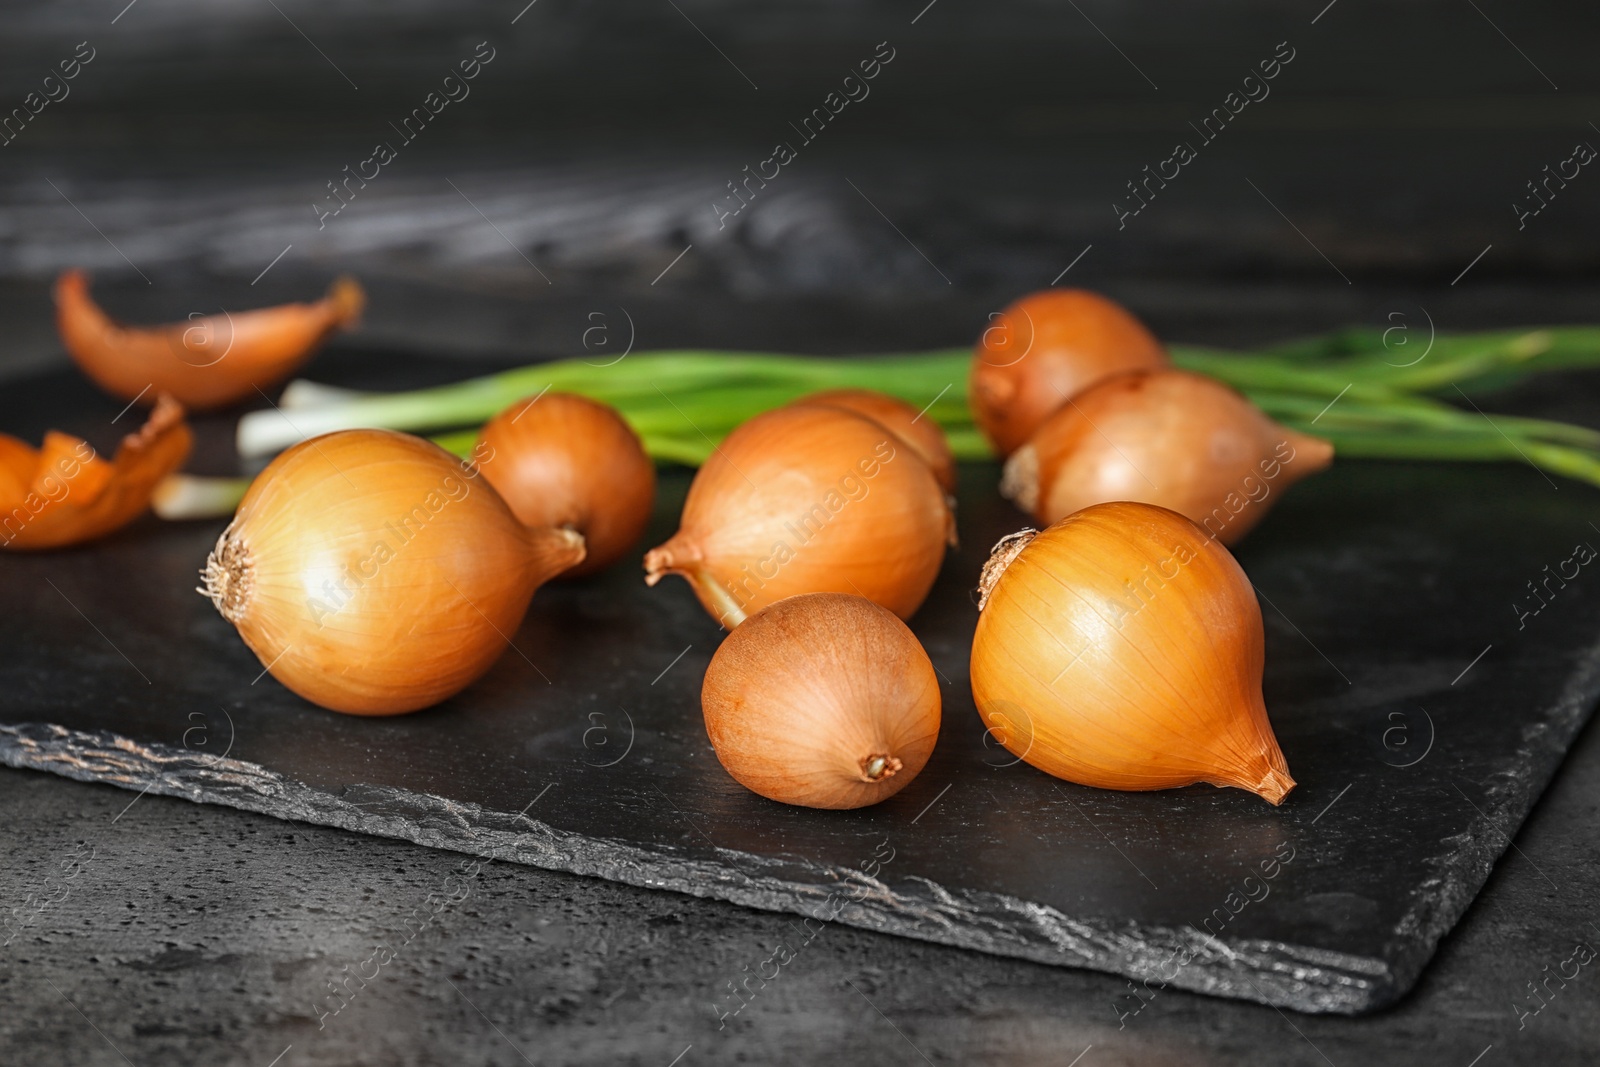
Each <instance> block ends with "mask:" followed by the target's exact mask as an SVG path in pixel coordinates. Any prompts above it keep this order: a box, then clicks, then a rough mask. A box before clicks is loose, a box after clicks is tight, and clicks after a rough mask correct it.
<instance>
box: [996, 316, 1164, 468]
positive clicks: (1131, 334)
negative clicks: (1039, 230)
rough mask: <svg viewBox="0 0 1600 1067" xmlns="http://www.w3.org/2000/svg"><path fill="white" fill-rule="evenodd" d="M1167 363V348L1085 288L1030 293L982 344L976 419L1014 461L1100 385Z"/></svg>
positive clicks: (998, 450) (998, 320)
mask: <svg viewBox="0 0 1600 1067" xmlns="http://www.w3.org/2000/svg"><path fill="white" fill-rule="evenodd" d="M1168 362H1169V360H1168V358H1167V350H1166V349H1165V348H1163V347H1162V345H1161V342H1160V341H1158V340H1156V337H1155V335H1154V334H1152V333H1151V332H1150V331H1149V330H1148V329H1146V328H1145V325H1144V323H1142V322H1140V321H1139V320H1138V319H1136V318H1134V317H1133V315H1132V314H1130V313H1129V312H1128V310H1127V309H1126V308H1124V307H1123V306H1122V305H1121V304H1118V303H1117V302H1116V301H1114V300H1110V299H1108V298H1106V297H1104V296H1101V295H1100V294H1099V293H1092V292H1089V291H1088V290H1086V289H1046V290H1044V291H1043V292H1038V293H1030V294H1029V295H1027V296H1025V297H1023V298H1022V299H1021V300H1018V301H1017V302H1016V303H1014V304H1012V305H1011V306H1010V307H1008V308H1006V309H1005V310H1004V311H1002V312H1000V313H999V314H998V315H996V316H994V318H993V321H991V322H990V323H989V325H988V327H987V328H986V329H985V330H984V331H983V334H982V336H980V337H979V338H978V345H977V349H976V350H975V351H974V352H973V356H972V378H971V381H970V383H969V386H968V396H969V397H970V401H969V402H970V403H971V405H972V416H973V418H974V419H975V420H976V421H977V423H978V427H979V429H981V430H983V433H984V436H985V437H987V438H988V439H989V440H990V441H991V442H992V443H993V444H994V447H995V450H996V451H997V452H999V453H1000V454H1001V455H1002V456H1009V455H1010V454H1011V453H1012V452H1014V451H1016V450H1017V449H1018V448H1020V447H1022V445H1023V444H1024V443H1026V442H1027V440H1028V438H1030V437H1032V436H1033V433H1034V431H1035V430H1037V429H1038V428H1039V427H1040V426H1041V425H1042V424H1043V423H1044V420H1045V419H1047V418H1049V417H1050V414H1051V412H1053V411H1055V410H1056V409H1057V408H1059V407H1061V405H1063V404H1065V403H1066V402H1067V401H1068V400H1069V399H1071V398H1072V397H1074V396H1076V395H1077V394H1078V393H1080V392H1082V391H1083V390H1085V389H1087V388H1088V387H1089V386H1091V385H1093V384H1094V383H1095V382H1097V381H1100V380H1101V379H1102V378H1106V377H1109V376H1110V375H1113V374H1121V373H1124V372H1126V371H1132V370H1145V369H1149V368H1153V367H1164V366H1166V365H1167V364H1168Z"/></svg>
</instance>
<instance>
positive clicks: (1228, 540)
mask: <svg viewBox="0 0 1600 1067" xmlns="http://www.w3.org/2000/svg"><path fill="white" fill-rule="evenodd" d="M1332 461H1333V446H1332V445H1330V444H1329V443H1328V442H1326V441H1324V440H1322V439H1321V438H1319V437H1310V436H1307V435H1306V434H1302V433H1296V432H1295V431H1293V430H1290V429H1287V428H1286V427H1283V426H1280V425H1278V424H1277V423H1276V422H1273V421H1272V420H1271V419H1269V418H1267V416H1266V415H1264V414H1262V413H1261V411H1260V410H1259V409H1258V408H1256V407H1255V406H1254V405H1253V404H1251V403H1250V401H1248V400H1246V399H1245V398H1244V397H1242V396H1240V395H1239V394H1238V393H1236V392H1234V391H1233V390H1232V389H1229V388H1228V387H1227V386H1225V385H1223V384H1221V383H1220V382H1216V381H1213V380H1211V379H1210V378H1206V377H1203V376H1202V375H1199V374H1191V373H1189V372H1188V371H1180V370H1158V371H1144V372H1140V373H1134V374H1123V375H1118V376H1117V377H1115V378H1111V379H1108V380H1106V381H1103V382H1101V383H1100V384H1098V385H1095V386H1092V387H1091V388H1089V389H1087V390H1085V391H1084V392H1082V393H1079V394H1078V395H1077V396H1076V397H1074V398H1073V399H1072V401H1071V403H1069V404H1067V405H1066V406H1065V407H1063V408H1061V410H1059V411H1057V412H1056V413H1055V414H1054V415H1052V416H1051V417H1050V418H1049V420H1048V421H1046V422H1045V424H1044V425H1043V426H1041V427H1040V428H1039V430H1038V432H1037V433H1035V434H1034V435H1033V438H1032V439H1031V440H1030V441H1029V442H1028V443H1027V444H1026V445H1024V446H1023V447H1022V448H1020V449H1018V450H1017V451H1016V452H1015V453H1013V454H1012V456H1011V458H1010V459H1009V460H1007V461H1006V466H1005V474H1004V476H1003V477H1002V479H1001V483H1000V491H1001V492H1002V493H1003V494H1005V495H1006V496H1007V497H1009V498H1010V499H1011V500H1013V501H1015V502H1016V504H1017V506H1019V507H1021V508H1022V509H1023V510H1024V511H1026V512H1029V513H1030V514H1032V515H1033V517H1034V518H1036V519H1037V520H1038V521H1039V522H1041V523H1045V524H1049V523H1053V522H1058V521H1060V520H1061V519H1063V518H1065V517H1066V516H1068V515H1070V514H1072V513H1073V512H1075V511H1077V510H1079V509H1080V508H1086V507H1088V506H1089V505H1090V504H1100V503H1104V502H1106V501H1111V500H1138V501H1142V502H1144V503H1146V504H1159V505H1161V506H1162V507H1164V508H1170V509H1171V510H1173V511H1176V512H1177V513H1178V514H1180V515H1183V516H1184V517H1186V518H1188V519H1191V520H1193V521H1194V522H1197V523H1199V524H1200V525H1201V526H1203V527H1204V528H1205V530H1206V532H1207V533H1209V534H1211V535H1212V536H1213V537H1220V538H1221V539H1222V542H1223V543H1224V544H1230V545H1231V544H1233V543H1234V542H1236V541H1238V540H1239V539H1240V538H1241V537H1243V536H1244V535H1245V533H1246V532H1248V531H1249V530H1250V528H1251V527H1253V526H1254V525H1255V524H1256V523H1258V522H1260V521H1261V519H1262V518H1263V517H1264V516H1265V515H1266V513H1267V510H1268V509H1269V508H1270V507H1271V506H1272V505H1273V504H1274V503H1276V502H1277V500H1278V493H1280V492H1281V491H1282V490H1284V489H1287V488H1288V487H1289V486H1291V485H1293V484H1294V483H1295V482H1297V481H1299V480H1300V479H1302V478H1304V477H1306V476H1307V475H1309V474H1314V473H1316V472H1317V471H1320V470H1322V469H1323V468H1325V467H1327V466H1328V464H1329V463H1331V462H1332Z"/></svg>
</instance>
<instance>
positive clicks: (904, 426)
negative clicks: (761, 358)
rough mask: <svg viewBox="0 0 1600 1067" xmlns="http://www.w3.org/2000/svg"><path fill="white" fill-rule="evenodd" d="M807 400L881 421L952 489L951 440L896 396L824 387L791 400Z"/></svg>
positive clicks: (865, 390) (954, 473) (935, 423)
mask: <svg viewBox="0 0 1600 1067" xmlns="http://www.w3.org/2000/svg"><path fill="white" fill-rule="evenodd" d="M806 404H816V405H821V406H823V407H835V408H843V409H844V410H845V411H853V412H855V413H856V414H857V415H865V416H866V417H867V418H869V419H871V420H873V421H874V422H881V423H882V424H883V425H884V426H886V427H888V428H889V429H890V430H892V431H894V435H895V436H896V437H898V438H900V440H902V441H904V442H905V443H906V444H908V445H910V446H911V447H912V448H914V449H916V451H917V455H919V456H921V457H922V461H923V462H924V463H926V464H927V465H928V469H929V470H931V471H933V476H934V477H935V478H937V479H939V484H940V485H941V486H943V487H944V491H945V492H946V493H949V494H954V493H955V491H956V458H955V455H954V454H953V453H952V452H951V451H950V441H949V440H948V439H947V438H946V437H945V435H944V431H943V430H942V429H940V428H939V424H938V423H937V422H935V421H934V420H933V419H930V418H928V417H926V415H925V414H924V413H923V412H921V411H918V410H917V409H916V408H914V407H912V406H911V405H910V404H908V403H906V402H905V401H904V400H901V399H900V398H899V397H897V396H890V395H889V394H888V393H880V392H877V391H876V390H873V389H824V390H823V391H822V392H820V393H810V394H808V395H806V396H803V397H801V398H800V399H799V400H796V401H794V406H799V405H806Z"/></svg>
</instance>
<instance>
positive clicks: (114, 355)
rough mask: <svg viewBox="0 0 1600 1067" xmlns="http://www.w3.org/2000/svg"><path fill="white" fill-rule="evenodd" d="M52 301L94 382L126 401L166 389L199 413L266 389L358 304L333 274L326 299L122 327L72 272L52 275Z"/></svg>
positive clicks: (351, 287) (360, 299)
mask: <svg viewBox="0 0 1600 1067" xmlns="http://www.w3.org/2000/svg"><path fill="white" fill-rule="evenodd" d="M55 298H56V326H57V328H58V329H59V331H60V333H61V343H62V344H63V345H64V346H65V347H66V349H67V352H68V353H69V354H70V355H71V356H72V358H73V361H74V362H76V363H77V364H78V367H79V368H80V369H81V370H82V371H83V372H84V373H85V374H86V375H88V376H89V377H90V378H91V379H93V381H94V383H95V384H96V385H98V386H100V388H102V389H104V390H105V391H106V392H108V393H110V394H111V395H112V396H115V397H118V398H119V399H122V400H126V401H129V402H130V403H131V402H133V401H134V400H136V399H139V398H141V397H143V398H145V403H151V402H153V400H154V397H155V394H157V393H162V392H165V393H171V394H172V395H173V396H174V397H176V398H177V399H178V400H179V401H181V402H182V403H183V404H184V405H185V406H187V407H189V408H193V409H199V410H204V409H208V408H216V407H223V406H225V405H228V404H232V403H234V402H236V401H238V400H242V399H244V398H245V397H254V396H256V395H258V394H257V392H256V391H257V390H258V389H270V388H271V387H272V386H274V385H276V384H277V383H278V382H280V381H282V380H283V379H284V378H287V377H288V376H289V375H290V374H291V373H293V372H294V370H295V368H296V367H298V366H300V365H301V364H302V363H304V362H305V361H306V360H307V359H309V358H310V357H311V354H312V353H313V352H315V351H316V350H317V347H318V346H319V345H320V344H322V342H323V341H324V340H326V339H327V337H328V336H329V335H330V334H332V333H334V332H335V331H338V330H342V329H347V328H349V327H350V326H352V325H354V324H355V323H356V321H357V320H359V319H360V317H361V310H362V307H363V306H364V304H365V302H366V297H365V295H364V294H363V293H362V291H361V286H360V285H358V284H357V283H356V282H355V280H354V279H352V278H339V279H336V280H335V281H334V283H333V285H331V286H330V287H329V288H328V294H327V296H326V297H324V298H323V299H321V300H318V301H316V302H314V303H310V304H282V305H280V306H278V307H270V308H257V309H254V310H250V311H234V312H224V313H222V314H219V315H207V316H204V317H199V318H193V319H189V320H186V321H184V322H175V323H168V324H166V325H162V326H124V325H122V324H120V323H118V322H115V321H113V320H112V319H111V317H110V316H108V315H107V314H106V313H105V312H104V311H102V310H101V308H100V305H98V304H96V303H95V302H94V300H93V298H91V297H90V296H89V279H88V276H87V275H85V274H84V273H83V272H82V271H79V270H70V271H67V272H66V273H64V274H62V275H61V277H60V278H58V279H57V280H56V288H55Z"/></svg>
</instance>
